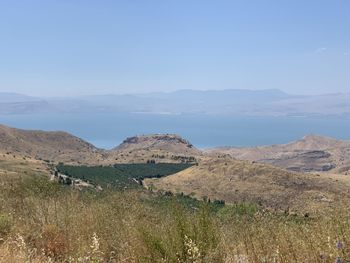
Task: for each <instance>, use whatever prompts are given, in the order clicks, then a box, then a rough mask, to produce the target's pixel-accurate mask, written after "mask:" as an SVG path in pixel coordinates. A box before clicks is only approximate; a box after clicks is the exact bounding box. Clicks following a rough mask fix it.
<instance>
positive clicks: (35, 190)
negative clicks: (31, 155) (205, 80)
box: [0, 156, 350, 263]
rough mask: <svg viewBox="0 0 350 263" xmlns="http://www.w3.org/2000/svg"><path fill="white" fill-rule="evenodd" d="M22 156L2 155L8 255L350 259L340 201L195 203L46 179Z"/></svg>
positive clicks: (1, 248)
mask: <svg viewBox="0 0 350 263" xmlns="http://www.w3.org/2000/svg"><path fill="white" fill-rule="evenodd" d="M22 161H24V160H21V159H20V158H17V157H16V158H15V157H13V156H12V157H11V156H7V157H6V159H3V160H2V162H1V163H0V168H1V169H3V170H4V171H6V172H4V173H2V174H0V262H6V263H7V262H33V263H42V262H131V263H132V262H135V263H136V262H137V263H138V262H145V263H147V262H149V263H151V262H174V263H175V262H244V263H246V262H254V263H255V262H276V263H277V262H281V263H284V262H290V263H292V262H310V263H311V262H312V263H313V262H327V263H330V262H335V260H336V258H337V257H339V258H340V259H342V260H345V259H347V260H348V259H350V212H349V211H348V209H347V206H345V205H344V206H342V204H341V203H340V202H339V203H337V205H338V206H337V207H334V208H332V213H326V212H325V211H319V214H314V215H312V216H311V217H308V218H304V217H299V216H296V215H290V214H289V215H288V214H281V213H274V212H268V211H266V210H263V209H258V208H257V207H256V206H255V205H252V204H249V203H245V204H239V205H226V206H223V207H222V206H218V207H213V206H212V205H209V204H208V203H204V202H202V204H201V205H200V206H199V208H197V206H195V205H193V203H192V202H189V203H186V202H184V201H181V200H182V199H181V198H180V199H179V198H175V197H165V196H158V195H157V194H153V193H150V192H147V191H126V192H118V191H109V192H102V193H98V192H95V191H93V190H86V191H78V190H72V189H71V188H68V187H64V186H61V185H58V184H56V183H54V182H50V181H48V180H47V175H46V170H45V169H46V168H45V166H44V165H43V164H42V163H41V162H38V161H35V160H26V162H25V163H23V162H22ZM242 165H243V164H242ZM37 168H39V169H37ZM213 171H215V169H214V170H213ZM253 171H254V170H249V173H252V172H253ZM255 171H258V170H255ZM247 172H248V170H247ZM186 200H190V199H186ZM214 208H215V209H214ZM342 262H346V261H342Z"/></svg>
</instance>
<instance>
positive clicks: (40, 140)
mask: <svg viewBox="0 0 350 263" xmlns="http://www.w3.org/2000/svg"><path fill="white" fill-rule="evenodd" d="M0 152H4V153H9V154H15V155H21V156H28V157H32V158H35V159H42V160H50V161H54V162H64V163H84V164H90V165H96V164H103V165H108V164H114V163H145V162H194V161H195V159H196V157H197V156H200V155H201V151H200V150H198V149H196V148H195V147H194V146H193V145H192V144H191V143H190V142H188V141H187V140H185V139H183V138H181V137H180V136H178V135H173V134H155V135H143V136H136V137H131V138H127V139H126V140H125V141H124V142H123V143H122V144H121V145H119V146H118V147H116V148H115V149H113V150H110V151H107V150H103V149H98V148H96V147H95V146H93V145H92V144H90V143H88V142H86V141H84V140H82V139H80V138H78V137H76V136H73V135H71V134H69V133H66V132H47V131H37V130H21V129H15V128H10V127H6V126H3V125H0Z"/></svg>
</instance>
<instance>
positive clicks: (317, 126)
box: [0, 114, 350, 149]
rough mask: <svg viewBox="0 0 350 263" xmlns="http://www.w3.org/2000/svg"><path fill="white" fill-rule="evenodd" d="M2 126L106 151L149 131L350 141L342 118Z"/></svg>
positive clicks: (120, 117) (50, 119) (263, 140)
mask: <svg viewBox="0 0 350 263" xmlns="http://www.w3.org/2000/svg"><path fill="white" fill-rule="evenodd" d="M0 123H1V124H5V125H8V126H12V127H16V128H23V129H42V130H48V131H52V130H62V131H67V132H70V133H72V134H74V135H76V136H79V137H81V138H83V139H85V140H87V141H88V142H90V143H92V144H94V145H95V146H97V147H100V148H106V149H109V148H113V147H115V146H116V145H118V144H119V143H121V142H122V141H123V140H124V139H125V138H126V137H130V136H133V135H138V134H149V133H176V134H179V135H181V136H182V137H184V138H186V139H188V140H190V141H191V142H192V143H193V144H194V145H195V146H197V147H199V148H208V147H214V146H224V145H232V146H257V145H267V144H278V143H286V142H289V141H291V140H296V139H299V138H301V137H303V136H305V135H307V134H311V133H313V134H320V135H327V136H332V137H336V138H339V139H350V120H349V119H341V118H292V117H290V118H289V117H283V118H282V117H244V118H243V117H242V118H239V117H227V116H225V117H223V116H208V115H152V114H55V115H45V114H40V115H7V116H1V115H0Z"/></svg>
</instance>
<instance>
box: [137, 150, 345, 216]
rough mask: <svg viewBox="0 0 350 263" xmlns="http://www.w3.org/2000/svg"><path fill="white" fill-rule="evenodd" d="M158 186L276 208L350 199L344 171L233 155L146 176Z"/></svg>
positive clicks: (320, 205)
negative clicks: (291, 168) (294, 167)
mask: <svg viewBox="0 0 350 263" xmlns="http://www.w3.org/2000/svg"><path fill="white" fill-rule="evenodd" d="M144 183H145V185H146V186H147V187H149V188H153V189H156V190H166V191H173V192H178V193H180V192H183V193H185V194H192V195H194V196H196V197H198V198H203V197H205V196H207V197H209V198H210V199H211V200H215V199H217V200H225V201H226V202H227V203H235V202H242V201H249V202H257V203H260V204H262V205H263V206H265V207H270V208H273V209H291V210H296V211H313V210H314V209H320V208H325V207H331V206H333V205H334V204H335V203H336V202H340V201H344V200H346V201H348V200H350V193H349V189H350V188H349V187H350V179H349V178H347V177H345V176H341V175H332V176H330V175H315V174H303V173H293V172H288V171H285V170H282V169H279V168H275V167H273V166H270V165H266V164H257V163H251V162H248V161H239V160H234V159H232V158H229V157H225V158H212V159H207V160H203V161H201V162H200V163H199V165H198V166H193V167H191V168H189V169H187V170H184V171H181V172H179V173H177V174H174V175H171V176H168V177H164V178H160V179H146V180H145V181H144Z"/></svg>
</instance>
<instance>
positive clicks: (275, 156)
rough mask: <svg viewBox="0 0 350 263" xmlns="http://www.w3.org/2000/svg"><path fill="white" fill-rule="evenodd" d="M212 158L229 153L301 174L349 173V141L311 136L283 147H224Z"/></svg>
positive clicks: (211, 151)
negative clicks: (314, 172)
mask: <svg viewBox="0 0 350 263" xmlns="http://www.w3.org/2000/svg"><path fill="white" fill-rule="evenodd" d="M207 153H209V154H211V155H218V154H228V155H230V156H232V157H234V158H237V159H240V160H249V161H256V162H261V163H269V164H273V165H275V166H278V167H281V168H285V169H288V170H292V171H298V172H312V171H332V172H337V173H348V172H349V170H350V141H340V140H336V139H334V138H330V137H325V136H318V135H308V136H305V137H304V138H302V139H300V140H297V141H294V142H291V143H288V144H281V145H271V146H262V147H254V148H235V147H223V148H215V149H211V150H208V151H207Z"/></svg>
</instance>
